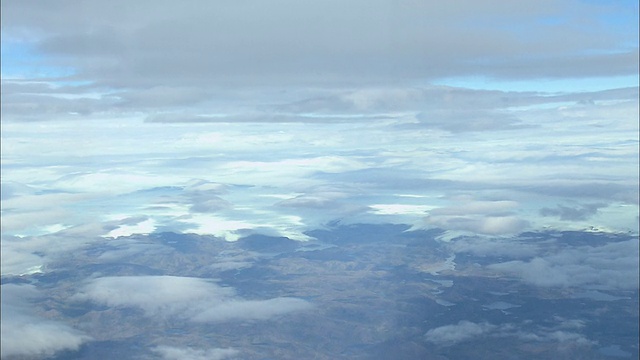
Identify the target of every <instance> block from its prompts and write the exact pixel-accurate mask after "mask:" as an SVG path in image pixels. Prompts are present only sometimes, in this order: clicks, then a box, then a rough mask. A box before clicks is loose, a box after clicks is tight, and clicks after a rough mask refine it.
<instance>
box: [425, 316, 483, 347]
mask: <svg viewBox="0 0 640 360" xmlns="http://www.w3.org/2000/svg"><path fill="white" fill-rule="evenodd" d="M495 328H496V326H495V325H491V324H489V323H480V324H477V323H474V322H471V321H466V320H462V321H460V322H459V323H457V324H455V325H444V326H440V327H437V328H435V329H431V330H429V331H428V332H427V333H426V334H425V338H426V339H427V341H429V342H433V343H437V344H441V345H453V344H456V343H458V342H461V341H465V340H469V339H473V338H476V337H479V336H482V335H484V334H486V333H488V332H491V331H492V330H494V329H495Z"/></svg>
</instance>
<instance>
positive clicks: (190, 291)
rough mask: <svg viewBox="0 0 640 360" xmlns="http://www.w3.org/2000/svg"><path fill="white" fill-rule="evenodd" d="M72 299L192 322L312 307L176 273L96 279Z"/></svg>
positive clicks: (252, 317) (248, 317)
mask: <svg viewBox="0 0 640 360" xmlns="http://www.w3.org/2000/svg"><path fill="white" fill-rule="evenodd" d="M73 300H75V301H93V302H96V303H99V304H104V305H107V306H111V307H135V308H139V309H142V310H143V311H144V312H145V314H146V315H147V316H150V317H177V318H180V319H184V320H189V321H194V322H224V321H233V320H265V319H268V318H271V317H274V316H279V315H284V314H287V313H291V312H297V311H303V310H308V309H310V308H311V304H309V303H308V302H306V301H304V300H302V299H296V298H273V299H267V300H244V299H242V298H239V297H237V296H236V295H235V291H234V290H233V289H232V288H229V287H221V286H218V285H216V284H215V283H213V282H211V281H208V280H206V279H200V278H190V277H176V276H122V277H102V278H97V279H93V280H90V281H89V282H88V283H87V284H86V285H85V286H84V287H83V288H82V291H80V292H79V293H77V294H76V295H74V296H73Z"/></svg>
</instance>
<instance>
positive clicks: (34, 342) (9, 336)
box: [0, 284, 90, 358]
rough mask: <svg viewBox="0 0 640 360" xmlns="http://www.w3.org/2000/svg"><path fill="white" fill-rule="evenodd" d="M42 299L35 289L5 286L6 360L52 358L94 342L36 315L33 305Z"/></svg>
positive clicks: (0, 349)
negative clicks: (88, 342)
mask: <svg viewBox="0 0 640 360" xmlns="http://www.w3.org/2000/svg"><path fill="white" fill-rule="evenodd" d="M38 297H40V294H39V293H38V291H37V290H36V289H35V287H34V286H32V285H14V284H6V285H2V308H1V310H2V322H1V325H0V326H1V327H2V335H1V338H2V347H0V351H1V354H2V358H5V357H7V358H10V357H14V356H15V357H17V358H21V357H38V358H41V357H48V356H51V355H53V354H54V353H56V352H58V351H62V350H78V349H79V348H80V346H81V345H82V344H83V343H84V342H86V341H89V340H90V338H89V337H88V336H86V335H84V334H82V333H81V332H80V331H77V330H75V329H73V328H71V327H70V326H68V325H66V324H64V323H62V322H59V321H56V320H51V319H45V318H41V317H38V316H36V315H34V314H33V311H32V310H31V308H30V305H29V303H31V302H33V301H35V300H37V298H38Z"/></svg>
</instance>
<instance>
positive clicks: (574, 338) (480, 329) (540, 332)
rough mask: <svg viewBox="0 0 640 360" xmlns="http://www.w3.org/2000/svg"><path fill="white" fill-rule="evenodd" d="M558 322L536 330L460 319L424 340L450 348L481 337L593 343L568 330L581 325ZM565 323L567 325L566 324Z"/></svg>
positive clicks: (563, 321)
mask: <svg viewBox="0 0 640 360" xmlns="http://www.w3.org/2000/svg"><path fill="white" fill-rule="evenodd" d="M556 320H559V321H560V322H559V324H557V325H555V326H551V327H535V328H532V329H528V330H524V327H526V325H524V324H520V325H515V324H500V325H494V324H490V323H487V322H482V323H475V322H471V321H467V320H462V321H460V322H458V323H457V324H452V325H444V326H440V327H437V328H434V329H431V330H429V331H428V332H427V333H426V334H425V339H426V340H427V341H429V342H431V343H434V344H437V345H439V346H452V345H455V344H458V343H460V342H464V341H469V340H476V339H479V338H482V337H487V336H491V337H515V338H518V339H520V340H522V341H535V342H555V343H565V344H566V343H571V344H574V345H578V346H589V345H593V344H594V342H593V341H591V340H589V339H587V338H586V337H585V336H584V335H582V334H580V333H577V332H572V331H568V330H569V329H574V330H578V329H580V328H582V325H583V323H581V322H580V323H577V324H576V321H575V320H574V321H572V320H563V319H556ZM567 324H568V325H567ZM576 325H577V326H576Z"/></svg>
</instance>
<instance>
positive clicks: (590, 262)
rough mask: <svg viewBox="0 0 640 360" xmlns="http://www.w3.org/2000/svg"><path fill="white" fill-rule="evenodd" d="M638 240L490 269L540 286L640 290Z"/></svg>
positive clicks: (567, 251)
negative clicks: (589, 286) (639, 283)
mask: <svg viewBox="0 0 640 360" xmlns="http://www.w3.org/2000/svg"><path fill="white" fill-rule="evenodd" d="M638 256H639V250H638V239H631V240H627V241H621V242H613V243H608V244H605V245H602V246H577V247H571V248H568V249H561V250H559V251H558V252H557V253H555V254H552V255H549V256H545V257H535V258H533V259H531V260H529V261H521V260H515V261H509V262H504V263H499V264H493V265H489V268H490V269H492V270H495V271H499V272H502V273H505V274H509V275H515V276H517V277H519V278H521V279H522V280H523V281H526V282H528V283H531V284H534V285H537V286H549V287H553V286H563V287H572V286H585V285H597V286H601V287H604V288H607V289H611V290H617V289H631V290H632V289H637V288H638V280H639V277H638V276H639V275H638V268H639V265H638Z"/></svg>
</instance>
